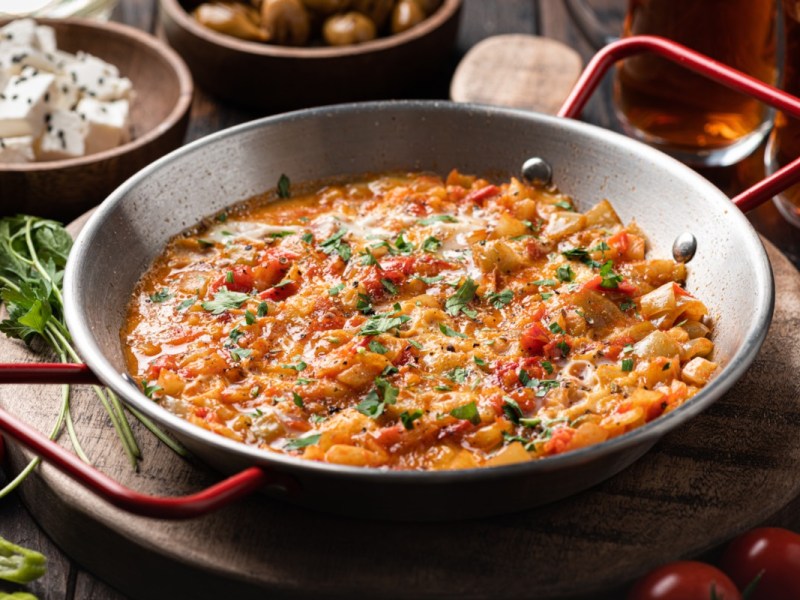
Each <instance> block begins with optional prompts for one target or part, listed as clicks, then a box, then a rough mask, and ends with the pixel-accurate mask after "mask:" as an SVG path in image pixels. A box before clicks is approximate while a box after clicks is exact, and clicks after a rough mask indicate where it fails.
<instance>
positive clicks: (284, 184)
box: [278, 173, 291, 198]
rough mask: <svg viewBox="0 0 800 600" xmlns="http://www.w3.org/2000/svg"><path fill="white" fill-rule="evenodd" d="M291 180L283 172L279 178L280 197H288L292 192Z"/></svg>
mask: <svg viewBox="0 0 800 600" xmlns="http://www.w3.org/2000/svg"><path fill="white" fill-rule="evenodd" d="M290 185H291V182H290V181H289V178H288V177H287V176H286V174H284V173H281V176H280V178H279V179H278V198H288V197H289V196H290V195H291V194H290V193H289V186H290Z"/></svg>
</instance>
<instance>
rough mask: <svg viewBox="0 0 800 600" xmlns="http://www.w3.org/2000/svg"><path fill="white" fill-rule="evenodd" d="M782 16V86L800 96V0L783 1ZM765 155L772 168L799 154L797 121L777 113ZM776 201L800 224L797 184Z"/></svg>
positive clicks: (786, 214) (799, 123)
mask: <svg viewBox="0 0 800 600" xmlns="http://www.w3.org/2000/svg"><path fill="white" fill-rule="evenodd" d="M783 15H784V32H785V34H786V41H785V48H786V49H785V52H784V63H783V88H784V89H785V90H786V91H787V92H789V93H790V94H793V95H794V96H800V1H798V0H783ZM767 156H768V160H769V159H771V164H770V165H769V166H770V167H772V168H773V169H774V168H777V167H782V166H784V165H786V164H787V163H790V162H791V161H792V160H794V159H795V158H797V157H798V156H800V120H798V119H792V118H789V117H787V116H786V115H784V114H783V113H780V112H779V113H778V114H777V116H776V117H775V129H774V130H773V132H772V137H771V138H770V144H769V148H768V149H767ZM776 203H777V205H778V208H780V209H781V212H782V213H783V214H784V216H786V218H787V219H788V220H789V221H790V222H791V223H793V224H794V225H796V226H798V227H800V185H795V186H794V187H792V188H790V189H789V190H788V191H786V192H784V193H783V194H782V195H781V196H780V197H778V198H776Z"/></svg>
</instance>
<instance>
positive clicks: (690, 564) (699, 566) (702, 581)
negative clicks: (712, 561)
mask: <svg viewBox="0 0 800 600" xmlns="http://www.w3.org/2000/svg"><path fill="white" fill-rule="evenodd" d="M712 594H713V595H712ZM741 598H742V595H741V594H740V593H739V590H737V589H736V586H735V585H734V584H733V582H732V581H731V580H730V579H729V578H728V576H727V575H725V573H723V572H722V571H720V570H719V569H717V568H716V567H713V566H711V565H707V564H706V563H701V562H695V561H677V562H672V563H668V564H666V565H663V566H661V567H658V568H657V569H654V570H652V571H650V572H649V573H648V574H647V575H645V576H644V577H642V578H641V579H640V580H639V581H637V582H636V584H635V585H634V586H633V588H631V591H630V593H629V594H628V600H714V599H716V600H741Z"/></svg>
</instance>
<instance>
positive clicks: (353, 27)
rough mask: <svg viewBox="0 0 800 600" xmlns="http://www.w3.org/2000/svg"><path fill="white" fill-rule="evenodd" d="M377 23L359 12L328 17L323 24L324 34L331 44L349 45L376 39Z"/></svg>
mask: <svg viewBox="0 0 800 600" xmlns="http://www.w3.org/2000/svg"><path fill="white" fill-rule="evenodd" d="M375 35H376V31H375V23H373V22H372V21H371V20H370V19H369V17H367V16H366V15H362V14H361V13H359V12H349V13H345V14H343V15H333V16H332V17H328V19H327V20H326V21H325V24H324V25H323V26H322V36H323V37H324V38H325V41H326V42H328V44H330V45H331V46H349V45H350V44H360V43H361V42H368V41H369V40H374V39H375Z"/></svg>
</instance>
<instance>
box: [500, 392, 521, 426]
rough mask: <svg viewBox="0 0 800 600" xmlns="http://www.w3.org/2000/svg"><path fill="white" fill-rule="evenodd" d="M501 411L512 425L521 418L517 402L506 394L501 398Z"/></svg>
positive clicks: (516, 423) (517, 422)
mask: <svg viewBox="0 0 800 600" xmlns="http://www.w3.org/2000/svg"><path fill="white" fill-rule="evenodd" d="M503 413H504V414H505V416H506V417H508V420H509V421H511V422H512V423H514V425H518V424H519V420H520V419H521V418H522V409H521V408H520V407H519V404H517V401H516V400H514V399H513V398H509V397H508V396H506V397H505V398H503Z"/></svg>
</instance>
